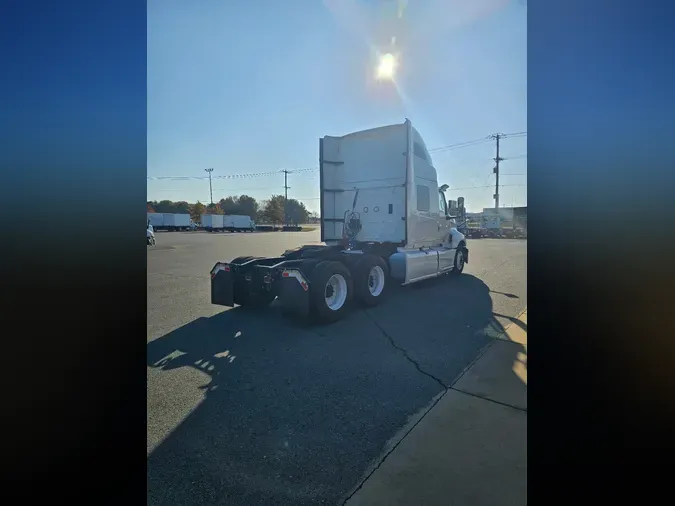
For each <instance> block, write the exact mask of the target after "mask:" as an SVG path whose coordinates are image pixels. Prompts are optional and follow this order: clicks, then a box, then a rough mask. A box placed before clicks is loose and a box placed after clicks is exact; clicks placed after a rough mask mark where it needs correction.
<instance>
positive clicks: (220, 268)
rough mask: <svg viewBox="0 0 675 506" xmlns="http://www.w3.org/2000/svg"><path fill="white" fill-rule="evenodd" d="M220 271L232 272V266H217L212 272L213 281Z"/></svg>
mask: <svg viewBox="0 0 675 506" xmlns="http://www.w3.org/2000/svg"><path fill="white" fill-rule="evenodd" d="M220 271H225V272H230V266H229V265H228V264H216V266H215V267H214V268H213V270H212V271H211V279H214V278H215V277H216V274H218V273H219V272H220Z"/></svg>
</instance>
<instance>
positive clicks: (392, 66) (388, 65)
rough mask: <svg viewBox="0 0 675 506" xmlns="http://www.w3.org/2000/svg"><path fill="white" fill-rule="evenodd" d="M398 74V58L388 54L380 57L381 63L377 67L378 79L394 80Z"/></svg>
mask: <svg viewBox="0 0 675 506" xmlns="http://www.w3.org/2000/svg"><path fill="white" fill-rule="evenodd" d="M395 73H396V58H395V57H394V55H393V54H391V53H387V54H385V55H382V56H381V57H380V63H379V65H378V66H377V78H378V79H384V80H392V79H394V74H395Z"/></svg>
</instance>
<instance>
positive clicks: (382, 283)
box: [354, 255, 389, 307]
mask: <svg viewBox="0 0 675 506" xmlns="http://www.w3.org/2000/svg"><path fill="white" fill-rule="evenodd" d="M388 277H389V269H388V268H387V264H386V262H385V261H384V259H383V258H381V257H378V256H376V255H364V256H363V258H361V260H359V262H358V264H357V265H356V269H355V272H354V292H355V294H356V298H357V299H358V300H359V302H361V303H363V304H364V305H366V306H369V307H373V306H377V305H378V304H379V303H380V300H382V298H383V296H384V291H385V288H386V287H387V279H388Z"/></svg>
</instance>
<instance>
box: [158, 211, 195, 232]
mask: <svg viewBox="0 0 675 506" xmlns="http://www.w3.org/2000/svg"><path fill="white" fill-rule="evenodd" d="M164 228H166V230H169V231H179V230H191V229H192V220H191V219H190V215H189V214H173V213H165V214H164Z"/></svg>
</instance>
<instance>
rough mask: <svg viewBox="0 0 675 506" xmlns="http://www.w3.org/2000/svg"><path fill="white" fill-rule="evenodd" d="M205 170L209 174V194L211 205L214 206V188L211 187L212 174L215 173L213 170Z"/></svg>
mask: <svg viewBox="0 0 675 506" xmlns="http://www.w3.org/2000/svg"><path fill="white" fill-rule="evenodd" d="M204 170H205V171H206V172H208V173H209V194H210V195H211V205H213V186H211V172H213V169H204Z"/></svg>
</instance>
